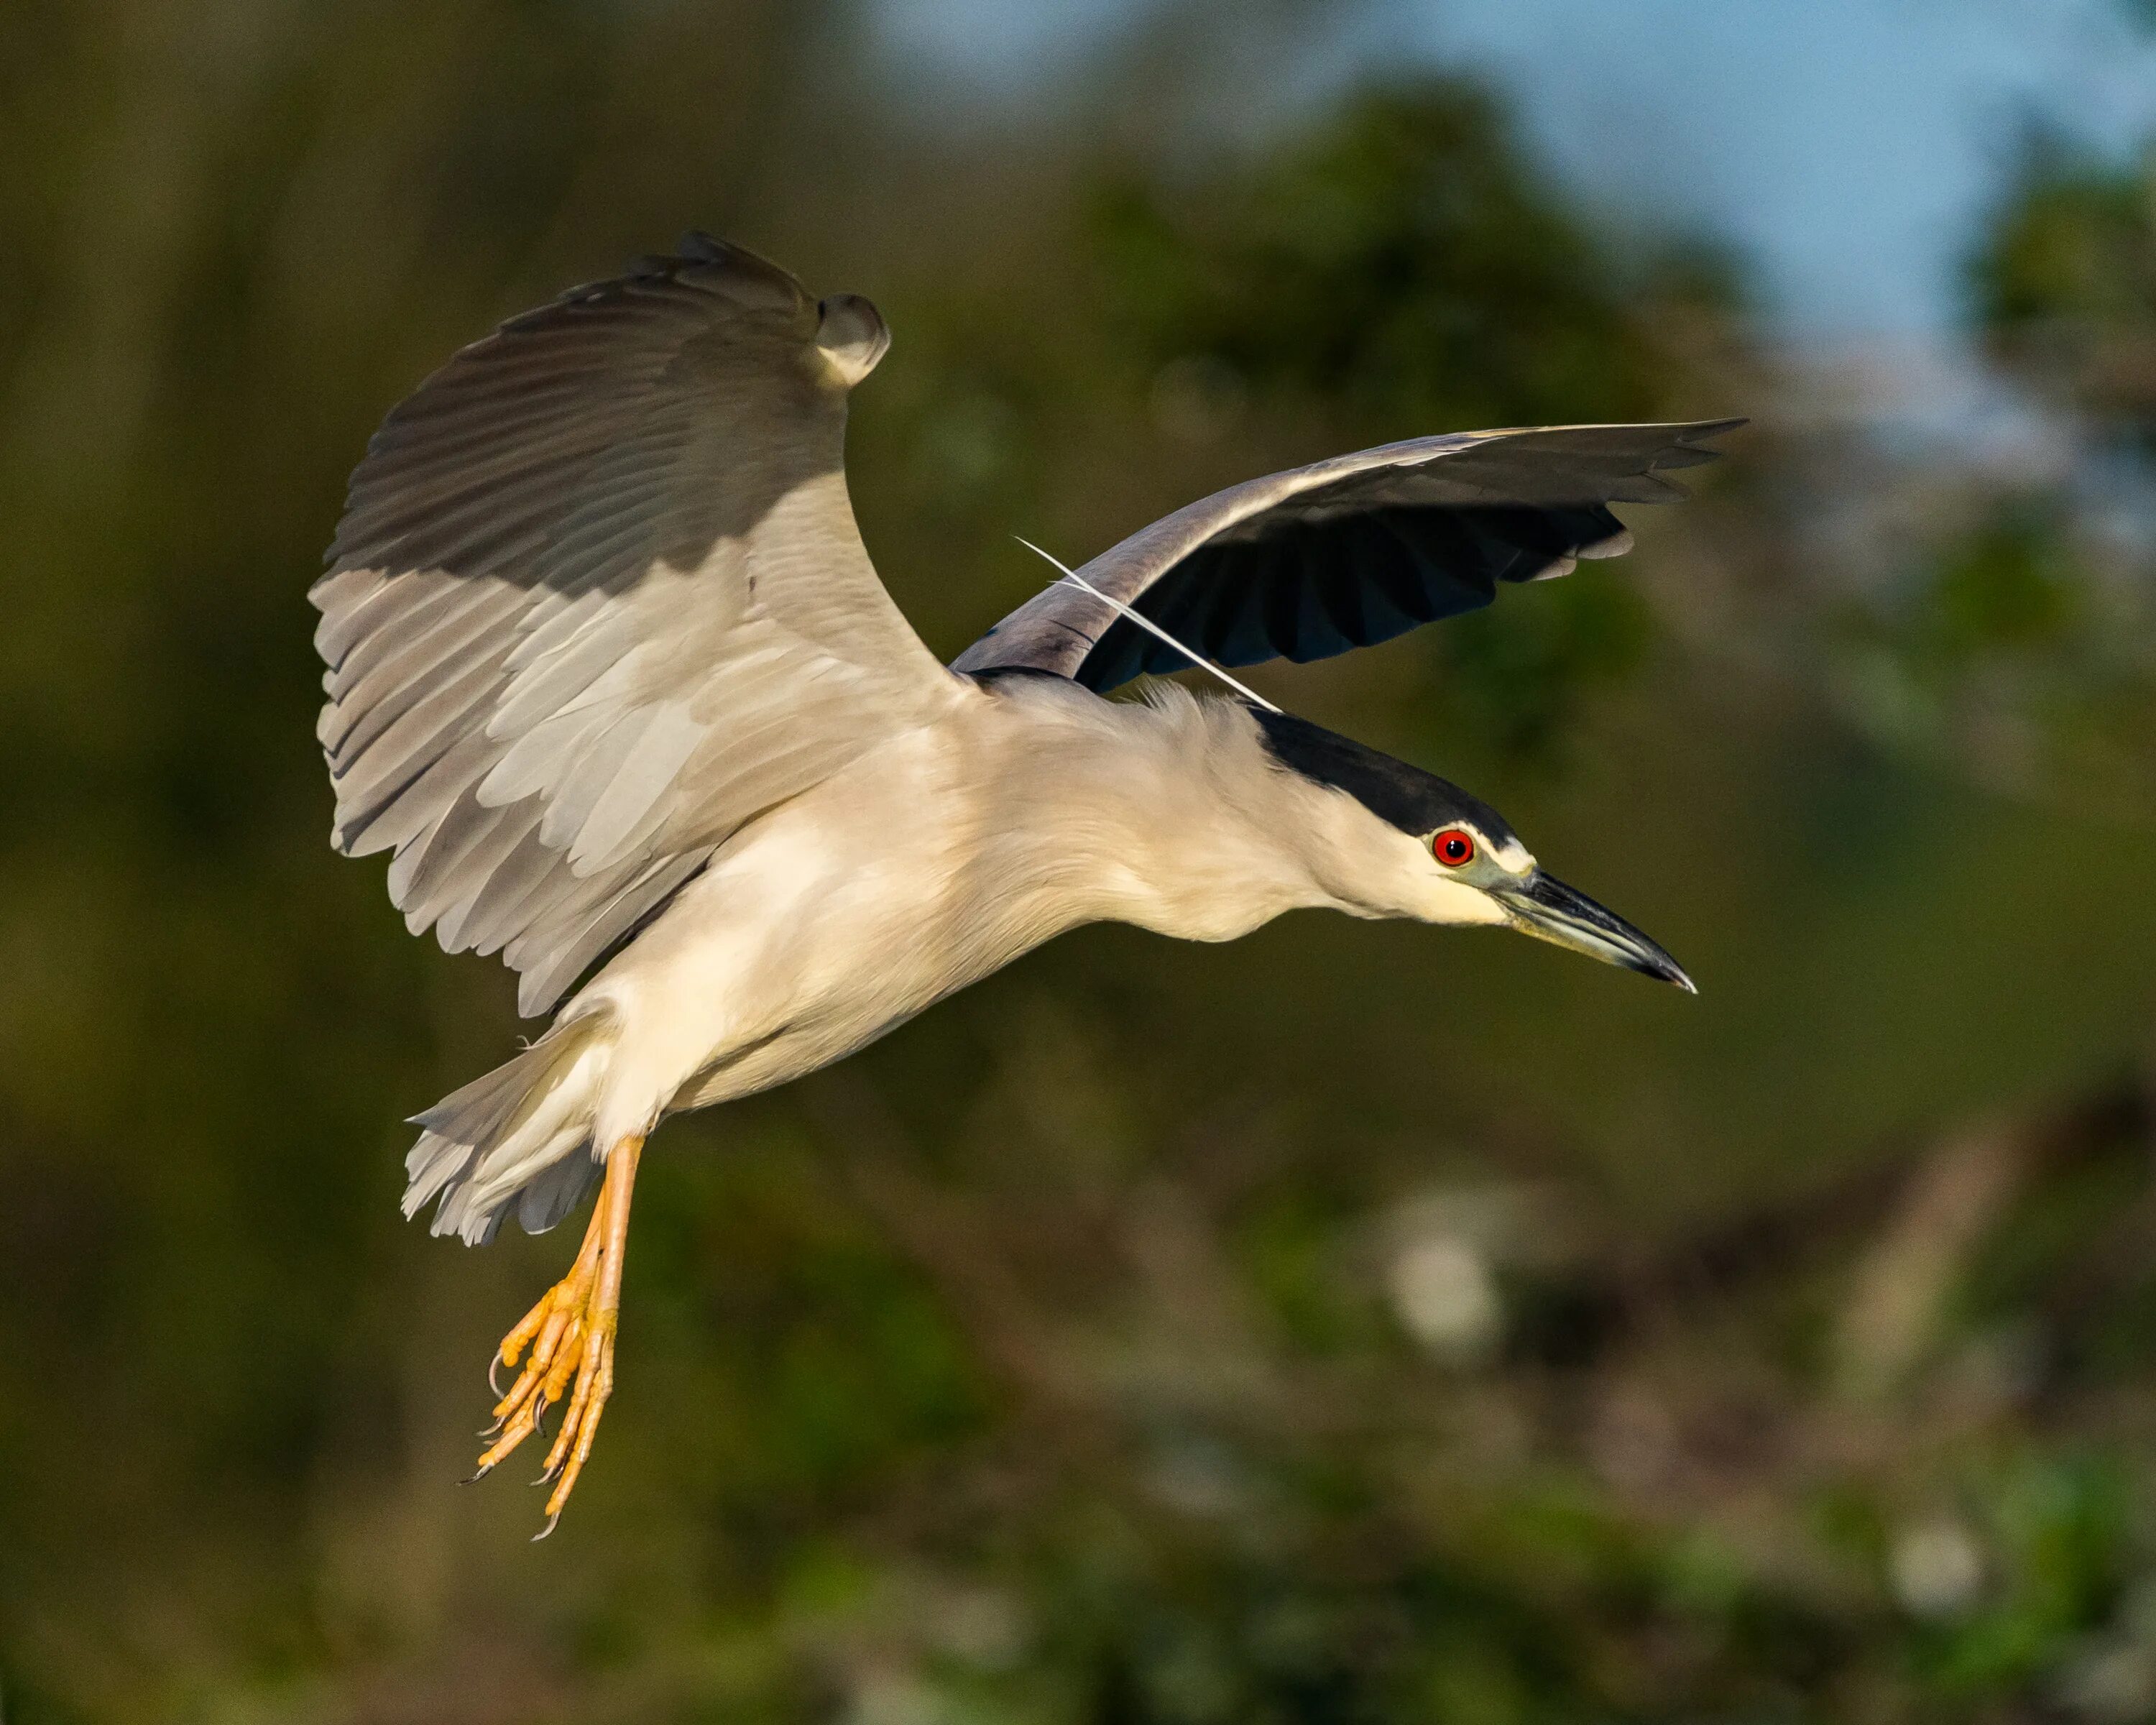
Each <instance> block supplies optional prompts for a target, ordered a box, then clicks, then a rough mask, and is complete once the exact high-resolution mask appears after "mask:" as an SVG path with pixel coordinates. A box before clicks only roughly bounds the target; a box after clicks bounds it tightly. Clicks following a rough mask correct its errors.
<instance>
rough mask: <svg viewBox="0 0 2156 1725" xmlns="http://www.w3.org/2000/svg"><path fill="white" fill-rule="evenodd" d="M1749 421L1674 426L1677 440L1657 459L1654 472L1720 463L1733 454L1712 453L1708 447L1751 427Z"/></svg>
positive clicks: (1736, 420) (1725, 420)
mask: <svg viewBox="0 0 2156 1725" xmlns="http://www.w3.org/2000/svg"><path fill="white" fill-rule="evenodd" d="M1751 423H1752V422H1751V420H1750V419H1748V418H1735V419H1701V420H1697V421H1695V422H1694V423H1693V424H1689V425H1678V426H1673V427H1671V429H1672V430H1673V431H1675V432H1676V437H1675V438H1674V439H1671V444H1670V446H1669V447H1668V448H1667V449H1665V450H1663V451H1662V452H1661V454H1659V455H1657V456H1655V459H1654V463H1653V468H1654V470H1655V472H1657V473H1660V472H1661V471H1662V470H1664V469H1666V468H1671V467H1698V466H1700V465H1702V464H1704V463H1706V462H1709V461H1719V460H1720V459H1722V457H1723V456H1724V455H1726V454H1728V453H1729V451H1728V450H1727V449H1709V448H1707V444H1710V443H1711V442H1712V441H1713V439H1716V438H1718V437H1726V436H1727V435H1728V434H1730V433H1731V432H1732V431H1737V430H1741V429H1743V427H1745V426H1747V425H1749V424H1751Z"/></svg>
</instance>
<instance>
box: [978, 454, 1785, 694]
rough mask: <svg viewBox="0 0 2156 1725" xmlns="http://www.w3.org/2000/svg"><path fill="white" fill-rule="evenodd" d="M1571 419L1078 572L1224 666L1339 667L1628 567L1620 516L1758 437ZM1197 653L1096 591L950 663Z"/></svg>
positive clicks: (1353, 482) (1159, 528) (1281, 476)
mask: <svg viewBox="0 0 2156 1725" xmlns="http://www.w3.org/2000/svg"><path fill="white" fill-rule="evenodd" d="M1743 423H1744V422H1743V420H1742V419H1721V420H1714V421H1709V422H1705V423H1702V424H1691V425H1565V426H1546V427H1541V428H1537V429H1530V430H1520V431H1468V432H1457V433H1454V434H1450V435H1448V436H1444V437H1423V438H1414V439H1409V441H1407V442H1405V443H1397V444H1383V445H1382V446H1381V447H1379V448H1378V449H1364V450H1363V451H1361V452H1360V453H1359V454H1353V455H1340V456H1336V457H1334V458H1333V459H1332V460H1329V461H1320V462H1317V463H1315V464H1313V465H1311V466H1308V467H1298V468H1294V469H1291V470H1290V471H1288V472H1286V473H1276V474H1270V475H1266V476H1265V478H1263V479H1254V480H1245V482H1244V483H1243V484H1241V485H1231V486H1229V488H1228V489H1227V490H1224V491H1216V492H1214V494H1213V495H1211V496H1210V497H1204V498H1201V499H1199V501H1197V502H1195V503H1193V504H1189V505H1187V506H1185V507H1183V508H1182V509H1178V511H1176V512H1175V513H1174V514H1173V515H1170V516H1163V517H1162V518H1161V519H1160V520H1159V521H1155V522H1154V523H1153V524H1152V526H1149V527H1146V528H1142V529H1141V530H1140V531H1137V532H1136V533H1133V534H1132V535H1131V536H1130V537H1129V538H1127V539H1126V540H1124V541H1123V542H1122V543H1121V544H1120V545H1117V546H1116V547H1113V548H1111V550H1108V551H1105V552H1102V553H1101V555H1100V556H1099V557H1096V558H1094V559H1093V561H1092V562H1090V563H1088V564H1086V566H1085V567H1083V568H1082V569H1081V570H1080V571H1079V574H1080V575H1081V577H1082V578H1084V579H1085V581H1086V583H1087V584H1088V585H1090V586H1092V587H1095V588H1098V589H1099V590H1100V591H1101V593H1105V594H1107V595H1109V596H1110V597H1111V598H1116V599H1119V600H1121V601H1122V603H1124V604H1126V605H1128V606H1129V607H1130V608H1132V610H1134V611H1137V613H1139V614H1141V615H1142V616H1144V617H1147V618H1149V619H1152V621H1153V622H1154V623H1156V624H1159V625H1160V626H1161V627H1162V628H1163V629H1166V630H1167V631H1168V634H1172V635H1173V636H1174V637H1175V638H1176V639H1178V641H1181V642H1183V643H1184V644H1186V645H1188V646H1189V647H1190V648H1191V649H1193V650H1194V651H1196V652H1198V653H1200V654H1202V655H1204V656H1205V657H1206V658H1208V659H1210V660H1214V662H1215V663H1216V664H1220V665H1256V664H1259V663H1260V662H1261V661H1263V660H1268V659H1292V660H1297V661H1306V660H1312V659H1327V658H1330V657H1332V655H1334V654H1336V653H1345V652H1347V650H1348V649H1350V648H1353V647H1367V646H1369V645H1371V644H1373V643H1375V642H1378V641H1387V640H1390V639H1392V638H1393V637H1394V635H1398V634H1405V633H1406V632H1407V631H1408V630H1409V629H1414V628H1415V627H1417V626H1418V625H1419V624H1424V623H1434V622H1435V621H1437V620H1438V619H1440V618H1444V617H1454V616H1457V615H1458V614H1460V613H1461V612H1463V611H1472V610H1476V609H1478V608H1481V606H1484V605H1486V604H1488V603H1490V601H1491V599H1492V598H1494V597H1495V596H1496V586H1497V583H1499V582H1501V581H1533V580H1538V579H1542V578H1546V577H1548V576H1552V575H1562V574H1564V573H1566V572H1568V571H1569V570H1570V569H1571V568H1572V567H1573V562H1574V560H1575V559H1577V558H1579V557H1616V556H1618V555H1620V553H1622V552H1625V551H1627V550H1630V547H1631V543H1632V541H1631V536H1630V534H1629V533H1627V532H1626V531H1625V526H1624V524H1623V523H1622V522H1621V521H1619V520H1618V519H1617V517H1616V516H1614V515H1612V514H1611V513H1610V512H1609V505H1611V504H1612V503H1663V502H1669V501H1674V500H1676V499H1677V498H1681V497H1682V496H1683V495H1685V493H1684V491H1683V490H1682V489H1681V488H1680V487H1679V486H1677V485H1673V484H1671V482H1670V481H1669V480H1666V479H1663V478H1662V477H1661V475H1662V474H1663V473H1664V472H1665V471H1666V470H1669V469H1671V468H1678V467H1691V466H1695V465H1697V464H1698V463H1700V462H1702V461H1712V460H1713V459H1715V456H1716V454H1717V452H1716V451H1714V450H1712V449H1706V448H1703V447H1702V444H1704V443H1705V442H1706V441H1707V439H1710V438H1712V437H1715V436H1717V434H1721V433H1722V432H1725V431H1729V430H1732V429H1734V428H1736V427H1737V426H1739V425H1742V424H1743ZM1187 663H1188V660H1185V659H1184V658H1183V656H1182V655H1179V654H1178V653H1177V652H1176V651H1175V649H1173V648H1172V647H1170V646H1169V645H1168V644H1167V643H1165V642H1163V641H1161V640H1159V639H1157V638H1155V637H1153V636H1152V635H1150V634H1147V633H1146V632H1145V631H1144V630H1142V629H1139V628H1137V626H1135V625H1134V624H1132V623H1131V622H1130V621H1129V620H1128V619H1125V618H1122V617H1120V616H1118V615H1117V614H1116V612H1115V610H1114V609H1113V608H1111V606H1109V605H1107V604H1105V603H1102V602H1101V600H1100V599H1098V598H1094V597H1093V595H1092V594H1091V593H1086V592H1084V591H1083V590H1082V589H1081V588H1075V587H1072V586H1069V585H1067V584H1064V583H1056V584H1055V585H1053V586H1050V588H1047V589H1046V590H1045V591H1044V592H1042V593H1037V594H1036V595H1034V598H1031V599H1029V600H1028V601H1027V602H1026V603H1024V604H1023V605H1021V606H1019V608H1018V609H1017V610H1015V611H1014V612H1012V613H1011V614H1010V615H1009V616H1008V617H1006V618H1004V620H1003V621H1002V622H1001V623H998V624H997V625H996V626H995V627H994V628H993V629H990V630H989V631H988V634H985V635H983V637H982V638H981V639H979V640H978V641H976V642H974V643H973V645H972V646H970V647H968V649H966V650H965V652H964V653H962V654H961V655H959V656H958V658H957V659H956V660H953V661H952V670H960V671H968V672H981V671H990V670H1018V669H1024V670H1043V671H1050V672H1053V673H1055V675H1059V676H1065V677H1070V678H1074V679H1075V680H1077V681H1079V682H1081V683H1082V684H1084V685H1086V686H1087V687H1088V688H1091V689H1112V688H1113V687H1115V686H1116V685H1117V684H1118V683H1122V682H1125V681H1127V680H1129V679H1130V678H1132V677H1134V676H1137V675H1138V674H1139V673H1141V672H1144V671H1151V672H1155V673H1166V672H1168V671H1173V670H1181V669H1182V668H1183V666H1184V665H1186V664H1187Z"/></svg>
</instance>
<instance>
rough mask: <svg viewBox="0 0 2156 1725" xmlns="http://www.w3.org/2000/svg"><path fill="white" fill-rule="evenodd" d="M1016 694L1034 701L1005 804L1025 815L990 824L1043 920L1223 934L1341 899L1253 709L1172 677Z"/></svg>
mask: <svg viewBox="0 0 2156 1725" xmlns="http://www.w3.org/2000/svg"><path fill="white" fill-rule="evenodd" d="M1014 693H1015V694H1016V696H1017V698H1018V699H1019V701H1022V702H1024V706H1025V707H1026V708H1027V709H1029V711H1026V712H1025V715H1024V721H1023V722H1022V723H1021V724H1020V725H1019V726H1016V727H1014V747H1013V748H1012V750H1011V752H1010V755H1009V757H1008V759H1007V761H1006V763H1005V771H1006V773H1008V775H1009V776H1008V778H1007V779H1006V782H1005V789H1006V795H1005V797H1004V798H1003V799H1001V801H1002V806H1003V807H1004V808H1005V809H1009V810H1011V811H1014V812H1015V813H1016V814H1017V817H1018V818H1017V819H1014V820H1012V821H1011V822H1010V823H1009V824H1008V825H1006V826H1005V827H1004V829H1002V830H1001V831H1000V832H998V833H997V834H992V835H986V836H987V838H988V848H989V849H990V850H991V851H992V853H993V855H995V856H996V857H997V859H998V866H999V868H1000V869H1001V870H1003V871H1004V872H1003V880H1004V883H1005V884H1006V890H1007V891H1008V890H1013V889H1014V890H1015V893H1016V894H1017V895H1018V896H1020V897H1022V898H1023V899H1024V901H1027V902H1028V903H1029V905H1030V906H1031V907H1032V908H1033V909H1034V911H1035V912H1037V913H1038V914H1039V915H1040V916H1042V917H1043V918H1044V919H1045V920H1050V921H1054V922H1060V924H1061V925H1062V926H1063V927H1074V926H1075V925H1076V924H1078V923H1081V922H1132V923H1136V924H1137V925H1138V926H1139V927H1143V928H1149V929H1152V930H1154V931H1155V932H1158V933H1162V934H1167V935H1172V936H1174V937H1178V938H1180V939H1184V940H1204V941H1219V940H1232V939H1234V938H1235V937H1238V936H1240V935H1243V934H1247V933H1249V932H1250V931H1251V930H1252V929H1254V928H1255V927H1259V926H1260V924H1262V923H1265V922H1270V920H1271V919H1272V918H1273V917H1275V916H1279V915H1281V913H1282V912H1283V911H1291V910H1295V909H1298V908H1301V907H1304V906H1339V904H1340V901H1339V900H1338V898H1337V896H1336V895H1335V894H1334V893H1333V892H1332V891H1328V890H1327V887H1326V886H1324V885H1323V884H1322V882H1321V880H1320V879H1319V874H1318V871H1317V870H1315V869H1313V867H1312V861H1311V858H1310V855H1308V851H1309V849H1310V846H1309V845H1308V843H1307V840H1308V838H1309V814H1308V811H1306V810H1305V809H1301V808H1300V807H1299V806H1297V798H1298V797H1299V796H1301V794H1302V788H1301V787H1299V785H1298V782H1297V781H1296V779H1295V778H1294V777H1293V776H1292V775H1291V774H1288V773H1282V772H1281V771H1279V770H1278V769H1276V768H1274V767H1273V766H1272V765H1271V764H1270V762H1268V761H1267V760H1266V759H1265V756H1264V753H1263V747H1262V745H1261V744H1260V742H1259V740H1258V737H1257V732H1256V730H1255V726H1253V725H1252V724H1251V722H1250V717H1249V716H1248V715H1247V714H1246V713H1244V712H1242V711H1240V710H1239V709H1237V708H1235V706H1231V705H1229V704H1228V703H1225V702H1215V701H1207V702H1200V701H1196V700H1194V699H1193V698H1192V697H1191V696H1188V695H1187V694H1185V693H1184V692H1183V691H1182V690H1180V689H1178V688H1175V687H1173V685H1169V686H1168V688H1167V689H1165V690H1164V691H1163V692H1162V694H1161V695H1160V696H1159V697H1158V699H1157V700H1155V701H1146V702H1116V703H1112V704H1106V703H1102V702H1101V701H1097V700H1096V699H1094V698H1093V697H1091V696H1086V695H1084V694H1083V693H1082V692H1081V691H1073V690H1068V689H1067V688H1066V689H1065V690H1060V691H1059V690H1054V689H1023V690H1019V691H1014ZM1341 907H1342V908H1348V907H1347V906H1341Z"/></svg>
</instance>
